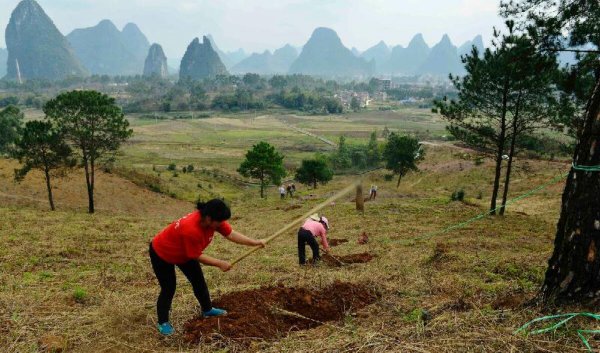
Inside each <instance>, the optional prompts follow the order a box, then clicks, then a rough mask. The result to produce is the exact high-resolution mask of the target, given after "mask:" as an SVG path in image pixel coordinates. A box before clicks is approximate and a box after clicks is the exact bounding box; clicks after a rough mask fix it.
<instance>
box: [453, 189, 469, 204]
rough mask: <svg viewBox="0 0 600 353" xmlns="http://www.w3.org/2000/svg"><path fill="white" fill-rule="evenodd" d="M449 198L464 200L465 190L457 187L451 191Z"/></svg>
mask: <svg viewBox="0 0 600 353" xmlns="http://www.w3.org/2000/svg"><path fill="white" fill-rule="evenodd" d="M450 200H452V201H461V202H462V201H464V200H465V190H463V189H459V190H456V191H455V192H453V193H452V196H450Z"/></svg>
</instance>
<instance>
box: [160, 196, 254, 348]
mask: <svg viewBox="0 0 600 353" xmlns="http://www.w3.org/2000/svg"><path fill="white" fill-rule="evenodd" d="M197 208H198V210H197V211H196V212H193V213H190V214H189V215H187V216H185V217H183V218H181V219H179V220H177V221H175V222H173V223H171V225H169V226H168V227H167V228H165V229H164V230H163V231H161V232H160V233H159V234H158V235H156V236H155V237H154V239H152V242H151V243H150V250H149V252H150V262H151V264H152V269H153V270H154V273H155V275H156V278H157V279H158V283H159V284H160V294H159V296H158V300H157V302H156V312H157V315H158V331H159V332H160V333H161V334H162V335H165V336H169V335H172V334H173V332H174V329H173V326H172V325H171V324H170V323H169V311H170V310H171V303H172V302H173V296H174V295H175V287H176V283H177V282H176V275H175V267H178V268H179V269H180V270H181V272H183V274H184V275H185V276H186V278H187V279H188V281H190V283H191V284H192V288H193V289H194V295H195V296H196V299H198V302H199V303H200V306H201V308H202V315H203V316H205V317H209V316H221V315H225V314H227V312H226V311H225V310H223V309H219V308H214V307H213V306H212V303H211V300H210V294H209V291H208V286H207V285H206V281H205V279H204V274H203V273H202V268H201V267H200V264H203V265H206V266H214V267H218V268H220V269H221V270H222V271H223V272H227V271H229V270H231V267H232V266H231V264H230V263H229V262H227V261H223V260H219V259H215V258H213V257H210V256H208V255H205V254H203V252H204V250H205V249H206V248H207V247H208V246H209V245H210V243H211V242H212V240H213V237H214V233H215V232H218V233H220V234H221V235H223V236H224V237H225V238H226V239H227V240H229V241H231V242H234V243H236V244H241V245H246V246H263V247H264V246H265V245H266V242H265V241H264V240H256V239H251V238H248V237H246V236H245V235H243V234H241V233H239V232H236V231H234V230H233V229H232V228H231V225H229V223H228V222H227V220H228V219H229V218H231V211H230V210H229V207H227V205H225V203H224V202H223V201H222V200H217V199H215V200H212V201H209V202H207V203H198V207H197Z"/></svg>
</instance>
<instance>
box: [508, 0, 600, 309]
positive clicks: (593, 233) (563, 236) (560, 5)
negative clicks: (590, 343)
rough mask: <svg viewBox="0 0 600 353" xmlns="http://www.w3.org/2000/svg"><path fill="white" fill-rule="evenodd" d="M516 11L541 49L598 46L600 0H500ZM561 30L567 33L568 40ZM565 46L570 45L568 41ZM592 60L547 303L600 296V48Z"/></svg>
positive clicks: (588, 57) (545, 295)
mask: <svg viewBox="0 0 600 353" xmlns="http://www.w3.org/2000/svg"><path fill="white" fill-rule="evenodd" d="M502 8H503V13H504V15H505V16H516V17H517V18H518V19H520V20H521V21H522V23H523V25H525V26H527V28H528V30H529V32H530V33H532V34H533V35H534V38H535V39H536V41H537V42H538V47H539V48H540V50H542V51H550V52H557V51H564V50H572V49H570V48H573V47H578V46H583V45H587V44H593V45H594V46H595V47H596V48H600V32H599V31H598V23H600V3H599V2H598V1H588V0H558V1H555V0H518V1H516V0H515V1H510V2H505V3H503V4H502ZM563 33H570V37H569V38H570V39H569V42H568V43H565V41H564V39H563ZM566 46H568V47H566ZM583 54H585V58H584V59H583V60H585V61H587V62H590V63H593V65H594V72H595V81H596V82H595V85H594V90H593V92H592V93H591V95H590V96H589V98H588V103H587V107H586V109H585V113H584V119H583V123H582V125H581V129H580V132H579V134H578V136H579V139H578V142H577V146H576V148H575V153H574V156H573V163H574V165H575V166H576V167H574V168H572V169H571V171H570V173H569V176H568V179H567V184H566V186H565V189H564V192H563V197H562V207H561V214H560V219H559V221H558V225H557V231H556V237H555V240H554V252H553V254H552V257H551V258H550V260H549V262H548V269H547V271H546V276H545V279H544V285H543V286H542V290H541V298H542V299H543V300H544V301H545V302H546V303H554V304H559V303H562V302H565V301H566V302H569V301H577V302H583V301H586V302H588V301H595V300H597V299H598V297H600V256H599V253H600V242H599V241H598V239H599V238H600V197H598V195H600V168H598V166H600V124H598V121H600V62H599V60H598V57H599V54H600V52H598V51H597V50H590V51H587V52H584V53H583Z"/></svg>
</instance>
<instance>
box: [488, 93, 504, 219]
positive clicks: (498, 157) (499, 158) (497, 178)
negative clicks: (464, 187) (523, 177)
mask: <svg viewBox="0 0 600 353" xmlns="http://www.w3.org/2000/svg"><path fill="white" fill-rule="evenodd" d="M504 86H505V88H504V96H503V97H502V113H501V114H502V117H501V119H500V135H499V136H498V144H497V145H496V148H497V151H496V152H497V153H496V172H495V174H494V190H493V191H492V201H491V204H490V214H491V215H492V216H494V215H496V202H497V199H498V192H499V190H500V178H501V177H502V155H503V154H504V144H505V142H506V110H507V106H508V83H505V85H504Z"/></svg>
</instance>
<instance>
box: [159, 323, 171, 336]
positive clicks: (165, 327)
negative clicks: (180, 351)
mask: <svg viewBox="0 0 600 353" xmlns="http://www.w3.org/2000/svg"><path fill="white" fill-rule="evenodd" d="M157 326H158V332H160V334H161V335H163V336H171V335H172V334H174V333H175V329H174V328H173V326H171V324H170V323H168V322H165V323H163V324H158V325H157Z"/></svg>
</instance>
